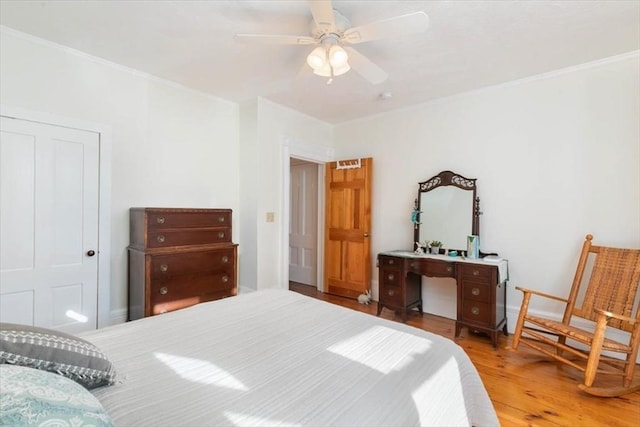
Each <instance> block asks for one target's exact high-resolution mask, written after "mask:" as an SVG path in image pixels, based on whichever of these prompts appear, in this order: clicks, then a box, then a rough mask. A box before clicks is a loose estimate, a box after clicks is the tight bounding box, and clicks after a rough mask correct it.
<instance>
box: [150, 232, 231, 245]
mask: <svg viewBox="0 0 640 427" xmlns="http://www.w3.org/2000/svg"><path fill="white" fill-rule="evenodd" d="M229 231H230V230H229V229H228V228H212V227H209V228H187V229H175V228H174V229H165V230H163V229H160V230H154V231H150V232H149V237H148V238H147V247H148V248H166V247H170V246H189V245H207V244H211V243H229V242H231V233H230V232H229Z"/></svg>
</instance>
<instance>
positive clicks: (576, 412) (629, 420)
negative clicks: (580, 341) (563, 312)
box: [289, 282, 640, 427]
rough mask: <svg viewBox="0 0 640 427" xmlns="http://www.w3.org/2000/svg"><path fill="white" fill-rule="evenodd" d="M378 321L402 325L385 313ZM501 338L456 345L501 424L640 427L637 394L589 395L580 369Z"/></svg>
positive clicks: (449, 330) (428, 319)
mask: <svg viewBox="0 0 640 427" xmlns="http://www.w3.org/2000/svg"><path fill="white" fill-rule="evenodd" d="M289 288H290V289H291V290H292V291H295V292H299V293H301V294H304V295H308V296H311V297H314V298H317V299H321V300H324V301H328V302H330V303H334V304H338V305H341V306H343V307H347V308H351V309H354V310H358V311H362V312H365V313H369V314H371V315H374V316H375V315H376V311H377V305H376V303H375V302H372V303H371V304H370V305H362V304H358V302H357V301H356V300H352V299H348V298H342V297H338V296H333V295H329V294H324V293H321V292H318V291H317V290H316V289H315V287H312V286H307V285H302V284H297V283H293V282H291V283H290V286H289ZM380 317H383V318H386V319H390V320H394V321H398V322H399V321H401V319H400V318H399V316H395V314H394V313H393V312H391V311H390V310H386V309H385V310H383V311H382V314H381V315H380ZM407 323H408V324H409V325H411V326H414V327H416V328H420V329H423V330H425V331H429V332H432V333H435V334H438V335H441V336H443V337H446V338H449V339H451V340H454V332H455V322H454V321H453V320H450V319H446V318H443V317H438V316H433V315H430V314H422V315H420V314H418V313H417V312H416V313H415V314H413V315H410V316H409V320H408V322H407ZM511 332H512V331H511ZM499 339H500V342H499V345H498V349H497V350H494V349H493V346H492V345H491V341H490V339H489V338H488V337H487V336H485V335H481V334H478V335H476V334H473V333H469V332H468V331H467V330H466V328H465V329H463V332H462V334H461V335H460V337H459V338H457V339H455V341H456V342H457V343H458V345H460V346H461V347H462V348H463V349H464V350H465V352H466V353H467V354H468V355H469V357H470V358H471V361H472V362H473V364H474V365H475V366H476V369H477V370H478V372H479V374H480V377H481V378H482V380H483V382H484V384H485V387H486V389H487V391H488V393H489V396H490V397H491V400H492V401H493V405H494V407H495V409H496V412H497V414H498V418H499V419H500V422H501V424H502V425H503V426H585V427H587V426H588V427H590V426H636V427H637V426H640V392H636V393H631V394H627V395H625V396H622V397H616V398H599V397H594V396H590V395H587V394H585V393H583V392H582V391H580V390H579V389H578V387H577V384H578V382H580V379H581V377H582V376H581V374H582V373H581V372H580V371H578V370H576V369H573V368H571V367H568V366H565V365H562V364H560V363H556V362H553V361H550V360H549V359H548V358H545V357H544V355H541V354H539V353H537V352H535V351H533V350H531V349H529V348H528V347H525V346H520V347H519V348H518V351H512V350H510V349H509V348H508V347H509V346H510V345H511V336H509V337H505V336H504V335H501V336H500V338H499ZM639 375H640V367H639V368H638V369H636V376H639ZM616 381H617V379H616Z"/></svg>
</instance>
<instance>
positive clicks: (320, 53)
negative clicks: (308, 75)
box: [307, 46, 328, 70]
mask: <svg viewBox="0 0 640 427" xmlns="http://www.w3.org/2000/svg"><path fill="white" fill-rule="evenodd" d="M307 64H309V66H310V67H311V68H313V69H314V70H319V69H321V68H323V67H325V66H327V65H328V64H327V52H326V50H325V48H324V47H322V46H318V47H316V48H315V49H313V50H312V51H311V53H310V54H309V56H307Z"/></svg>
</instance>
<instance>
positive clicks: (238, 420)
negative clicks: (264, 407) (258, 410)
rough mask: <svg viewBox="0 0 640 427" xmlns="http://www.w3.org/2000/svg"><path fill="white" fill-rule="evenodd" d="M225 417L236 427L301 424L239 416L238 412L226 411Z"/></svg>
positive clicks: (287, 426) (291, 426)
mask: <svg viewBox="0 0 640 427" xmlns="http://www.w3.org/2000/svg"><path fill="white" fill-rule="evenodd" d="M224 416H225V417H227V419H228V420H229V421H231V423H233V425H236V426H249V425H251V426H282V427H299V426H300V424H292V423H285V422H283V421H282V420H274V419H269V418H264V417H255V416H253V415H246V414H239V413H237V412H229V411H225V412H224Z"/></svg>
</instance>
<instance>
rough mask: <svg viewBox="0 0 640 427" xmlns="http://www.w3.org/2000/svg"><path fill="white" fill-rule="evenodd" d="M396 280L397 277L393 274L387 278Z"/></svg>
mask: <svg viewBox="0 0 640 427" xmlns="http://www.w3.org/2000/svg"><path fill="white" fill-rule="evenodd" d="M395 278H396V276H394V275H393V274H389V275H388V276H387V279H389V280H394V279H395Z"/></svg>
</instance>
